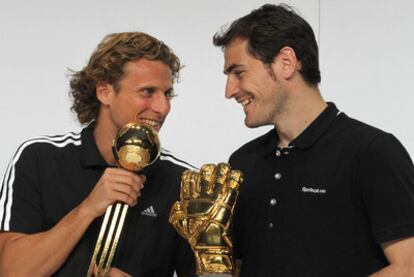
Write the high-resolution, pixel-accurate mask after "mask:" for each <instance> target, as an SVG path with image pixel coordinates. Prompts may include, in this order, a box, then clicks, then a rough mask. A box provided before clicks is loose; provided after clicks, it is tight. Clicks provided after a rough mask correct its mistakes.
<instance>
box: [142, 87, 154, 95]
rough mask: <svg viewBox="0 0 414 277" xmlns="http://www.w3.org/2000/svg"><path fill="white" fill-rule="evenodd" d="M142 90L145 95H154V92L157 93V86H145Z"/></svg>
mask: <svg viewBox="0 0 414 277" xmlns="http://www.w3.org/2000/svg"><path fill="white" fill-rule="evenodd" d="M141 92H142V93H143V94H144V95H146V96H150V95H152V94H154V93H155V88H152V87H149V88H143V89H142V90H141Z"/></svg>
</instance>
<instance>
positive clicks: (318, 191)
mask: <svg viewBox="0 0 414 277" xmlns="http://www.w3.org/2000/svg"><path fill="white" fill-rule="evenodd" d="M302 192H303V193H313V194H326V192H327V191H326V189H323V188H310V187H309V188H308V187H302Z"/></svg>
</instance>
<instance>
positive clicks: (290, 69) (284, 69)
mask: <svg viewBox="0 0 414 277" xmlns="http://www.w3.org/2000/svg"><path fill="white" fill-rule="evenodd" d="M272 67H274V68H273V70H277V71H274V72H277V75H276V76H281V77H282V78H284V79H286V80H289V79H291V78H292V77H293V75H294V74H295V72H296V71H299V70H300V68H301V63H300V62H299V61H298V59H297V57H296V53H295V50H293V48H291V47H289V46H285V47H283V48H282V49H281V50H280V51H279V54H277V56H276V57H275V60H274V61H273V63H272Z"/></svg>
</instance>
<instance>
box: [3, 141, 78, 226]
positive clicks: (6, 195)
mask: <svg viewBox="0 0 414 277" xmlns="http://www.w3.org/2000/svg"><path fill="white" fill-rule="evenodd" d="M80 137H81V136H80V133H79V134H74V133H68V134H65V135H61V136H41V137H36V138H32V139H29V140H27V141H25V142H24V143H23V144H21V146H20V147H19V148H18V149H17V150H16V152H15V154H14V155H13V157H12V158H11V160H10V162H9V164H8V166H7V168H6V172H5V173H4V174H3V179H2V181H1V189H0V192H1V195H0V230H4V231H9V229H10V217H11V206H12V203H13V199H12V197H13V183H14V178H15V165H16V163H17V162H18V160H19V158H20V156H21V154H22V152H23V150H24V149H25V148H26V147H28V146H29V145H31V144H34V143H49V144H52V145H54V146H56V147H59V148H63V147H65V146H66V145H68V144H74V145H76V146H79V145H81V140H80ZM6 199H7V201H6ZM3 223H4V225H2V224H3Z"/></svg>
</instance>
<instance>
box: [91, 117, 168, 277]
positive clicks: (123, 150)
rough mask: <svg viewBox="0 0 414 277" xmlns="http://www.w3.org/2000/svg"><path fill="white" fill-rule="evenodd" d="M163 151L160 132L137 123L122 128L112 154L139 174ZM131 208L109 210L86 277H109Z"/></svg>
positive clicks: (118, 206)
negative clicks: (159, 136)
mask: <svg viewBox="0 0 414 277" xmlns="http://www.w3.org/2000/svg"><path fill="white" fill-rule="evenodd" d="M160 150H161V145H160V141H159V138H158V134H157V132H156V131H155V130H154V129H153V128H152V127H151V126H149V125H145V124H138V123H136V122H131V123H128V124H126V125H125V126H123V127H122V128H121V129H120V130H119V131H118V133H117V135H116V137H115V139H114V140H113V145H112V151H113V154H114V157H115V159H116V161H117V163H118V165H119V166H120V167H122V168H124V169H127V170H130V171H134V172H138V171H140V170H142V169H143V168H144V167H146V166H148V165H150V164H152V163H153V162H155V160H156V159H157V158H158V156H159V154H160ZM128 207H129V206H128V205H127V204H125V203H114V204H112V205H110V206H109V207H108V208H107V210H106V212H105V216H104V219H103V222H102V226H101V229H100V231H99V235H98V239H97V242H96V245H95V250H94V252H93V255H92V258H91V262H90V264H89V269H88V273H87V277H92V276H94V277H106V276H108V273H109V270H110V269H111V264H112V260H113V258H114V255H115V252H116V247H117V245H118V241H119V237H120V235H121V231H122V228H123V225H124V221H125V217H126V214H127V211H128ZM108 226H109V228H108ZM104 237H105V240H104Z"/></svg>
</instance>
